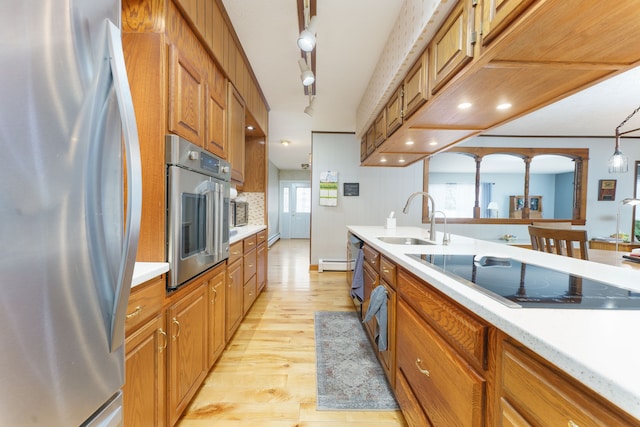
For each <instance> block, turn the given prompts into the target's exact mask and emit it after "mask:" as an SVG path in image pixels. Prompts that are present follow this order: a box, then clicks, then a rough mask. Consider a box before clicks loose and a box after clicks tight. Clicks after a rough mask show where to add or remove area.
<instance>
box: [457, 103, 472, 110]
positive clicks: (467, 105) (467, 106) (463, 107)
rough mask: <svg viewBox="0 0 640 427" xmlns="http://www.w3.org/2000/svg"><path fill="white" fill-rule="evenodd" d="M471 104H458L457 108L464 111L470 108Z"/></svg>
mask: <svg viewBox="0 0 640 427" xmlns="http://www.w3.org/2000/svg"><path fill="white" fill-rule="evenodd" d="M471 105H473V104H471V103H470V102H463V103H462V104H458V108H459V109H461V110H466V109H468V108H471Z"/></svg>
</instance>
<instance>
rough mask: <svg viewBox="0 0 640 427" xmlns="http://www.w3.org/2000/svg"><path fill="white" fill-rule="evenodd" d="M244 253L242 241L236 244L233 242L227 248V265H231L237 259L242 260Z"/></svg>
mask: <svg viewBox="0 0 640 427" xmlns="http://www.w3.org/2000/svg"><path fill="white" fill-rule="evenodd" d="M243 253H244V251H243V249H242V240H240V241H238V242H234V243H232V244H231V246H230V247H229V258H228V259H227V265H230V264H233V263H234V262H236V261H237V260H239V259H242V254H243Z"/></svg>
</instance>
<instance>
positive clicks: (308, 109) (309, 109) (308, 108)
mask: <svg viewBox="0 0 640 427" xmlns="http://www.w3.org/2000/svg"><path fill="white" fill-rule="evenodd" d="M315 100H316V97H315V96H311V95H309V105H307V106H306V107H305V109H304V112H305V114H307V115H308V116H311V117H313V113H314V109H313V104H314V102H315ZM309 163H311V162H309Z"/></svg>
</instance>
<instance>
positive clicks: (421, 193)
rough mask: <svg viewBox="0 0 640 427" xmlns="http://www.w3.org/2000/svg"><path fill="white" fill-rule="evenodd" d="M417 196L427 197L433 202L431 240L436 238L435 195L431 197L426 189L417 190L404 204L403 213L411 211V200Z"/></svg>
mask: <svg viewBox="0 0 640 427" xmlns="http://www.w3.org/2000/svg"><path fill="white" fill-rule="evenodd" d="M416 196H424V197H427V198H428V199H429V201H430V202H431V211H429V222H430V226H429V240H435V239H436V215H435V210H436V205H435V202H434V201H433V197H431V195H430V194H429V193H427V192H425V191H416V192H415V193H413V194H412V195H410V196H409V198H408V199H407V203H406V204H405V205H404V209H402V213H405V214H406V213H408V212H409V205H411V202H412V201H413V199H414V198H415V197H416ZM428 208H429V206H428V204H427V209H428Z"/></svg>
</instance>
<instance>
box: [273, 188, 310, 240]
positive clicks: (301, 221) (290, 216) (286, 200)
mask: <svg viewBox="0 0 640 427" xmlns="http://www.w3.org/2000/svg"><path fill="white" fill-rule="evenodd" d="M280 191H281V194H280V200H281V202H282V204H281V205H280V225H281V230H280V233H281V237H282V238H283V239H308V238H309V237H310V236H311V184H310V183H309V182H304V181H303V182H282V183H281V186H280Z"/></svg>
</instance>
